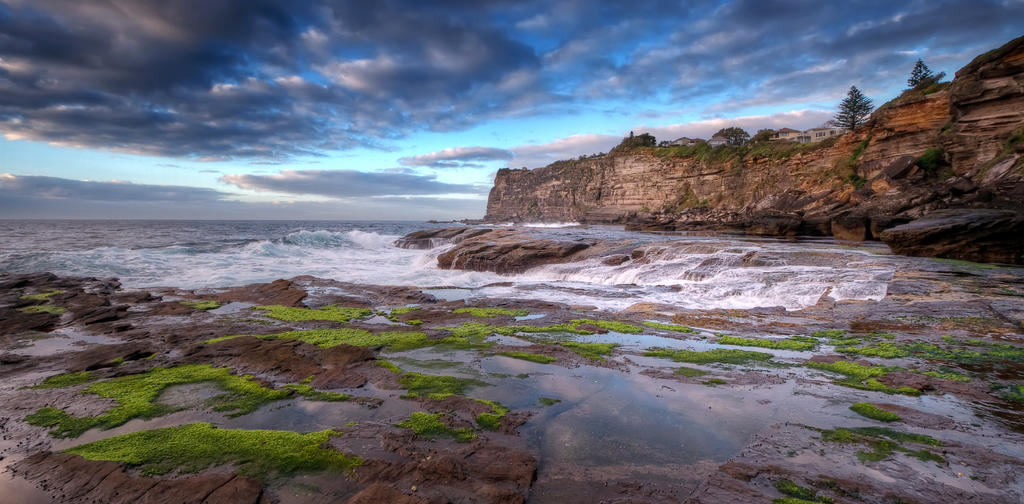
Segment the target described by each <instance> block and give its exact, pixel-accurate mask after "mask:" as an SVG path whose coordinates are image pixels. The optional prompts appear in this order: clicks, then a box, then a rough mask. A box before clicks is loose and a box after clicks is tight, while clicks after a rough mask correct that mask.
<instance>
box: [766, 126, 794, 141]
mask: <svg viewBox="0 0 1024 504" xmlns="http://www.w3.org/2000/svg"><path fill="white" fill-rule="evenodd" d="M798 136H800V131H799V130H795V129H793V128H782V129H780V130H778V131H776V132H775V134H774V135H772V136H771V138H770V139H769V140H771V141H773V142H774V141H778V140H789V141H791V142H796V141H797V139H796V138H797V137H798Z"/></svg>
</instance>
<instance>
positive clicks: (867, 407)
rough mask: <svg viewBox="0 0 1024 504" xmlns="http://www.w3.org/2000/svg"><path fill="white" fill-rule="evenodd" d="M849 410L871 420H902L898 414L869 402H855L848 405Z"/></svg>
mask: <svg viewBox="0 0 1024 504" xmlns="http://www.w3.org/2000/svg"><path fill="white" fill-rule="evenodd" d="M850 411H853V412H854V413H856V414H858V415H860V416H862V417H867V418H870V419H872V420H878V421H880V422H899V421H901V420H903V419H902V418H900V416H899V415H897V414H895V413H892V412H889V411H885V410H884V409H881V408H879V407H878V406H875V405H874V404H871V403H863V402H860V403H856V404H854V405H852V406H850Z"/></svg>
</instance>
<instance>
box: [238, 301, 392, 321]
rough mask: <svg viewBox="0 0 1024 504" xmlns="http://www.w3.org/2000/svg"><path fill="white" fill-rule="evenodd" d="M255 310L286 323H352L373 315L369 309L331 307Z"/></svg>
mask: <svg viewBox="0 0 1024 504" xmlns="http://www.w3.org/2000/svg"><path fill="white" fill-rule="evenodd" d="M252 309H253V310H261V311H264V312H266V313H264V315H266V316H268V317H270V318H275V319H277V320H282V321H285V322H306V321H310V320H326V321H330V322H350V321H351V320H353V319H359V318H363V317H366V316H369V315H372V314H373V310H370V309H369V308H347V307H343V306H336V305H329V306H324V307H321V308H317V309H312V308H295V307H292V306H283V305H261V306H253V307H252Z"/></svg>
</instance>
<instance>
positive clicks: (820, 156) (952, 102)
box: [485, 37, 1024, 239]
mask: <svg viewBox="0 0 1024 504" xmlns="http://www.w3.org/2000/svg"><path fill="white" fill-rule="evenodd" d="M1022 128H1024V37H1022V38H1019V39H1017V40H1014V41H1011V42H1010V43H1008V44H1006V45H1005V46H1003V47H1002V48H999V49H997V50H995V51H991V52H989V53H986V54H984V55H981V56H979V57H978V58H976V59H975V60H974V61H973V62H971V63H970V64H969V65H967V66H966V67H964V68H963V69H961V70H960V71H959V72H957V74H956V77H955V79H954V80H953V82H952V83H950V84H936V85H933V86H929V87H926V88H925V89H918V90H912V91H907V92H905V93H904V94H903V95H902V96H900V97H899V98H897V99H896V100H893V101H892V102H890V103H888V104H886V105H884V106H883V107H880V108H879V109H878V110H877V111H876V112H875V113H874V114H873V115H872V117H871V120H870V121H869V123H868V124H867V125H865V126H863V127H861V128H859V129H858V130H856V131H854V132H851V133H848V134H846V135H843V136H842V137H839V138H838V139H837V140H835V141H834V142H832V143H831V144H830V143H829V142H828V141H826V142H822V143H821V144H810V145H802V146H797V145H780V144H770V145H763V146H751V147H746V148H729V147H722V148H718V149H714V150H709V149H704V150H701V149H692V148H691V149H689V150H687V149H685V148H683V149H668V148H638V149H633V150H631V151H628V152H613V153H610V154H608V155H605V156H602V157H599V158H589V159H582V160H574V161H560V162H557V163H554V164H551V165H549V166H546V167H543V168H538V169H534V170H525V169H521V170H512V169H503V170H500V171H499V172H498V174H497V177H496V178H495V181H494V187H493V189H492V190H491V193H490V198H489V200H488V205H487V216H486V218H485V219H486V220H487V221H491V222H506V221H517V222H522V221H579V222H589V223H615V222H618V223H627V225H630V226H632V227H634V228H638V229H702V228H711V229H737V230H743V231H746V232H751V233H760V234H824V235H829V234H832V235H836V236H837V237H840V238H846V239H872V238H874V239H878V238H879V237H880V235H881V232H882V231H884V230H885V229H888V228H890V227H893V226H896V225H900V224H903V223H907V222H910V221H911V220H914V219H917V218H919V217H921V216H922V215H925V214H927V213H929V212H932V211H934V210H938V209H945V208H965V207H966V208H977V207H982V208H1009V209H1013V210H1019V209H1020V208H1021V203H1020V201H1021V198H1024V159H1022V154H1024V152H1022V151H1024V139H1022V138H1020V137H1021V136H1024V131H1022ZM1014 137H1016V138H1017V140H1016V141H1014V140H1011V138H1014ZM922 156H924V158H922Z"/></svg>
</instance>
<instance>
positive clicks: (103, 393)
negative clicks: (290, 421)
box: [25, 364, 292, 437]
mask: <svg viewBox="0 0 1024 504" xmlns="http://www.w3.org/2000/svg"><path fill="white" fill-rule="evenodd" d="M251 378H252V377H251V376H236V375H232V374H230V373H229V372H228V370H227V369H225V368H214V367H212V366H210V365H207V364H190V365H185V366H177V367H173V368H159V367H158V368H154V369H152V370H150V371H148V372H145V373H140V374H136V375H129V376H122V377H118V378H113V379H110V380H103V381H100V382H97V383H94V384H92V385H90V386H89V387H87V388H85V389H84V390H83V391H82V393H83V394H94V395H98V396H100V397H105V398H108V399H113V400H114V401H115V402H116V403H117V406H114V407H113V408H111V409H109V410H107V411H104V412H103V413H102V414H100V415H97V416H93V417H73V416H71V415H68V414H67V413H65V412H64V411H62V410H59V409H56V408H42V409H40V410H38V411H36V412H35V413H33V414H31V415H29V416H28V417H26V418H25V421H26V422H28V423H30V424H32V425H37V426H41V427H55V429H53V430H52V431H50V435H52V436H54V437H78V436H80V435H81V434H82V433H84V432H85V431H87V430H89V429H91V428H93V427H98V428H100V429H111V428H114V427H117V426H119V425H123V424H124V423H126V422H128V421H129V420H131V419H133V418H155V417H158V416H161V415H165V414H167V413H170V412H172V411H174V408H172V407H170V406H167V405H164V404H160V403H158V402H156V399H157V398H158V397H159V396H160V394H162V393H163V392H164V390H166V389H167V388H168V387H171V386H174V385H186V384H190V383H200V382H211V383H213V384H214V385H216V386H217V387H218V388H220V389H221V390H224V393H223V394H220V395H217V396H215V397H213V398H211V399H210V400H209V401H208V402H207V405H208V406H210V407H211V408H212V409H213V410H215V411H223V412H230V414H229V416H232V417H234V416H239V415H244V414H246V413H250V412H252V411H254V410H255V409H256V408H258V407H259V406H261V405H263V404H265V403H267V402H271V401H276V400H279V399H285V398H287V397H289V396H291V394H292V393H291V392H290V391H288V390H274V389H268V388H266V387H264V386H262V385H260V384H259V383H257V382H256V381H253V380H252V379H251Z"/></svg>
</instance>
